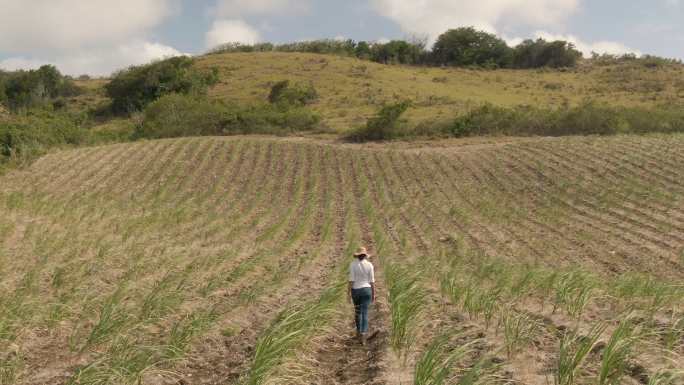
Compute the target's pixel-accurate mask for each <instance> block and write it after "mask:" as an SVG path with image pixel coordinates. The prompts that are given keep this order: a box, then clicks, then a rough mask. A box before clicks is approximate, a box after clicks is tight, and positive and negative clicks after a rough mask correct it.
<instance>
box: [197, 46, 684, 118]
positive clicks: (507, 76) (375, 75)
mask: <svg viewBox="0 0 684 385" xmlns="http://www.w3.org/2000/svg"><path fill="white" fill-rule="evenodd" d="M198 66H200V67H203V68H208V67H218V68H219V69H220V76H221V82H220V84H219V85H217V86H216V87H214V89H213V90H212V91H211V95H212V96H214V97H216V98H220V99H225V100H231V101H238V102H243V103H251V102H255V101H264V100H266V97H267V96H268V93H269V91H270V87H271V86H272V85H273V84H274V83H275V82H276V81H279V80H284V79H290V80H295V81H301V82H311V83H312V84H313V85H314V87H315V88H316V89H317V90H318V92H319V94H320V99H319V101H318V102H317V103H316V104H315V105H314V106H313V108H314V109H315V110H316V111H319V112H320V113H321V115H322V116H323V119H324V121H325V122H326V123H327V124H328V125H329V126H330V127H332V128H334V129H336V130H342V131H345V130H347V129H349V128H350V127H353V126H358V125H361V124H363V123H364V122H365V119H366V118H367V117H368V116H370V115H371V114H372V113H373V112H374V111H376V110H377V108H378V107H379V106H380V105H381V104H382V103H385V102H390V101H396V100H404V99H410V100H412V101H413V102H414V108H412V109H411V110H410V111H409V112H408V114H407V117H408V119H409V120H410V121H411V122H412V123H420V122H426V123H429V122H434V121H440V120H444V119H452V118H453V117H454V115H455V114H456V113H457V112H459V111H464V110H465V109H467V107H468V106H473V105H477V104H480V103H484V102H490V103H493V104H497V105H503V106H515V105H520V104H528V105H534V106H562V105H566V104H568V105H576V104H578V103H580V102H582V101H583V100H586V99H592V100H596V101H598V102H607V103H610V104H611V105H614V106H616V105H619V106H620V105H624V106H643V107H649V106H650V107H652V106H657V105H659V104H675V105H684V67H682V66H676V65H673V66H662V67H655V68H647V67H645V66H643V65H640V64H634V63H631V64H619V65H608V66H598V65H591V66H590V65H582V66H580V67H579V68H577V69H573V70H567V71H559V70H546V69H544V70H497V71H486V70H469V69H462V68H430V67H409V66H388V65H382V64H377V63H372V62H368V61H362V60H358V59H353V58H346V57H340V56H331V55H317V54H305V53H278V52H274V53H227V54H220V55H209V56H205V57H201V58H200V59H199V63H198Z"/></svg>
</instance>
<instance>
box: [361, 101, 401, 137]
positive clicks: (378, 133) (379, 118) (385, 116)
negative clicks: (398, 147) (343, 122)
mask: <svg viewBox="0 0 684 385" xmlns="http://www.w3.org/2000/svg"><path fill="white" fill-rule="evenodd" d="M410 106H411V103H410V102H407V101H403V102H399V103H391V104H387V105H385V106H383V107H382V108H380V110H379V111H378V113H377V115H375V116H373V117H372V118H370V119H368V122H366V125H365V126H363V127H360V128H358V129H356V130H354V131H352V132H351V133H350V134H349V135H348V136H347V139H348V140H351V141H354V142H366V141H373V140H388V139H393V138H396V137H397V136H399V135H400V134H401V132H400V118H401V116H402V115H403V114H404V112H406V110H408V108H409V107H410Z"/></svg>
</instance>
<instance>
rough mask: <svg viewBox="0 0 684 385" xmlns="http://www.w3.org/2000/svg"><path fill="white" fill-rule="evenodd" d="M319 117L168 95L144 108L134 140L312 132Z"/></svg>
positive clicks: (293, 109) (276, 108)
mask: <svg viewBox="0 0 684 385" xmlns="http://www.w3.org/2000/svg"><path fill="white" fill-rule="evenodd" d="M319 122H320V117H319V116H318V115H317V114H315V113H314V112H311V111H310V110H308V109H306V108H303V107H291V108H287V109H284V108H282V107H281V106H277V105H273V104H264V105H253V106H238V105H232V104H226V103H221V102H218V101H210V100H207V99H206V98H203V97H194V96H188V95H181V94H169V95H166V96H163V97H161V98H160V99H159V100H157V101H155V102H153V103H152V104H150V105H149V106H148V107H147V109H145V112H144V116H143V121H142V124H141V125H140V126H139V127H138V128H137V129H136V132H135V135H134V137H136V138H171V137H181V136H206V135H236V134H283V133H288V132H295V131H307V130H311V129H314V128H315V127H316V126H317V125H318V123H319Z"/></svg>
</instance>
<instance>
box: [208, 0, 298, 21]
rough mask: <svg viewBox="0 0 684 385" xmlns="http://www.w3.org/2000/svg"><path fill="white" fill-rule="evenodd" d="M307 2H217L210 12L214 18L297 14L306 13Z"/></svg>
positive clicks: (264, 0)
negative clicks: (277, 13)
mask: <svg viewBox="0 0 684 385" xmlns="http://www.w3.org/2000/svg"><path fill="white" fill-rule="evenodd" d="M308 8H309V4H308V1H307V0H219V2H218V4H217V5H216V7H215V8H214V9H213V10H212V13H213V14H214V16H215V17H218V18H225V17H241V16H245V15H263V14H269V13H276V12H290V13H298V12H304V11H307V10H308Z"/></svg>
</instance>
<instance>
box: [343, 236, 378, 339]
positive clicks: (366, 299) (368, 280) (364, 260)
mask: <svg viewBox="0 0 684 385" xmlns="http://www.w3.org/2000/svg"><path fill="white" fill-rule="evenodd" d="M369 257H370V255H369V254H368V252H367V251H366V248H365V247H361V248H360V249H359V250H358V252H356V253H354V261H352V263H351V264H349V290H348V293H349V297H350V298H351V300H352V301H353V302H354V313H355V316H356V318H355V321H356V335H357V337H358V338H359V341H360V342H361V344H364V345H365V343H366V337H367V336H368V305H370V304H371V303H372V302H375V273H374V271H373V264H372V263H370V262H369V261H368V258H369Z"/></svg>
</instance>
